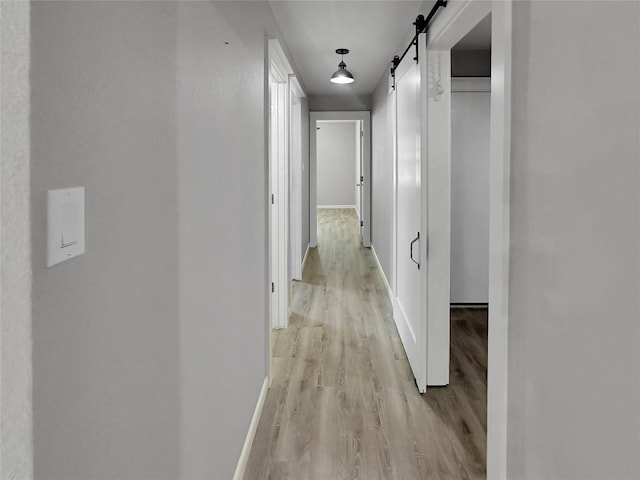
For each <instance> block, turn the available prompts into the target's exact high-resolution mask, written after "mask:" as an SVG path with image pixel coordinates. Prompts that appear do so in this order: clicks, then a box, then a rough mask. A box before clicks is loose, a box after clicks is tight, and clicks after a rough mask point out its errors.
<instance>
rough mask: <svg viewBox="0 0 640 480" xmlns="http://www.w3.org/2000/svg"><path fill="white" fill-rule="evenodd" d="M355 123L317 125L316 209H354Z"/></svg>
mask: <svg viewBox="0 0 640 480" xmlns="http://www.w3.org/2000/svg"><path fill="white" fill-rule="evenodd" d="M354 123H355V122H318V128H319V130H318V131H317V149H318V150H317V152H318V157H317V158H318V160H317V161H318V167H317V168H318V173H317V181H318V206H323V205H355V204H356V195H355V185H356V183H357V182H356V172H355V160H354V158H355V153H356V138H355V129H354Z"/></svg>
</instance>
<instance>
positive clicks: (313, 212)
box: [309, 111, 371, 248]
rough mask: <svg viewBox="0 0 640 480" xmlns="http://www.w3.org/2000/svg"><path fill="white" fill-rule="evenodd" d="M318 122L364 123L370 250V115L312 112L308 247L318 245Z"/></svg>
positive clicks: (365, 217)
mask: <svg viewBox="0 0 640 480" xmlns="http://www.w3.org/2000/svg"><path fill="white" fill-rule="evenodd" d="M318 120H354V121H355V120H362V126H363V131H364V137H363V141H362V144H363V154H364V159H363V169H362V170H363V171H362V176H363V177H364V181H363V182H362V184H363V185H362V187H361V188H362V189H363V194H362V200H363V202H362V207H361V208H362V212H361V219H360V220H361V221H362V222H363V227H362V244H363V245H364V246H365V247H367V248H369V247H371V112H370V111H353V112H310V113H309V246H310V247H312V248H315V247H317V246H318V150H317V146H318V143H317V130H316V127H317V122H318Z"/></svg>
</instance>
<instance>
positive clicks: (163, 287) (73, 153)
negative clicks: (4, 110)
mask: <svg viewBox="0 0 640 480" xmlns="http://www.w3.org/2000/svg"><path fill="white" fill-rule="evenodd" d="M32 5H33V15H32V48H33V50H32V54H33V56H32V72H31V73H32V75H31V79H32V86H33V90H32V102H33V105H34V108H33V114H32V118H31V122H32V128H33V138H32V145H31V147H32V151H33V164H32V182H31V188H32V199H31V201H32V209H33V227H32V232H33V275H34V292H33V295H34V298H33V341H34V354H33V362H34V385H33V398H34V409H35V413H34V415H35V430H34V441H35V470H36V477H37V478H42V479H47V480H50V479H65V480H71V479H78V480H87V479H94V478H102V479H115V478H127V479H131V480H133V479H143V478H147V479H153V480H159V479H175V478H184V479H187V478H189V479H199V478H214V479H228V478H231V476H232V475H233V471H234V468H235V466H236V463H237V461H238V457H239V454H240V450H241V447H242V444H243V442H244V439H245V436H246V434H247V431H248V427H249V422H250V420H251V416H252V413H253V410H254V408H255V405H256V401H257V399H258V394H259V391H260V388H261V386H262V383H263V380H264V378H265V374H266V358H267V350H266V333H267V322H266V312H267V308H266V305H267V304H266V299H267V297H266V288H265V285H266V275H267V251H266V243H265V245H264V246H263V244H262V243H260V242H259V241H258V243H257V244H256V239H265V238H266V213H267V208H268V207H267V202H266V186H267V174H266V172H267V162H266V157H265V146H266V138H265V135H264V131H265V119H266V117H265V115H266V108H265V107H266V103H265V92H266V86H267V85H266V80H265V79H266V77H265V66H266V64H265V52H266V44H265V39H266V38H267V37H268V36H275V35H279V32H278V30H277V27H276V24H275V20H274V19H273V17H272V15H271V12H270V9H269V6H268V4H267V3H266V2H242V3H241V4H240V3H236V2H219V3H218V2H184V3H179V4H177V3H175V2H86V3H85V2H69V3H64V2H34V3H33V4H32ZM224 42H229V45H225V43H224ZM220 65H225V66H226V68H223V69H221V68H220ZM222 112H226V113H224V114H223V113H222ZM307 171H308V169H307ZM76 185H84V186H85V187H86V198H87V201H86V203H87V211H86V224H87V252H86V254H85V255H83V256H80V257H78V258H75V259H73V260H71V261H68V262H65V263H62V264H60V265H57V266H54V267H52V268H45V266H44V265H45V255H44V253H45V233H46V232H45V227H46V217H45V193H46V190H48V189H52V188H60V187H66V186H76ZM238 218H243V219H244V220H245V221H243V222H238V221H237V219H238ZM247 298H249V299H252V300H251V301H246V299H247Z"/></svg>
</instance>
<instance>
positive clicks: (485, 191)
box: [451, 92, 491, 303]
mask: <svg viewBox="0 0 640 480" xmlns="http://www.w3.org/2000/svg"><path fill="white" fill-rule="evenodd" d="M490 103H491V93H490V92H452V94H451V303H488V302H489V133H490V128H489V117H490V110H491V104H490Z"/></svg>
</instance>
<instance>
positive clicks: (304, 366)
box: [244, 209, 487, 480]
mask: <svg viewBox="0 0 640 480" xmlns="http://www.w3.org/2000/svg"><path fill="white" fill-rule="evenodd" d="M486 321H487V317H486V310H469V309H460V310H454V311H453V313H452V325H451V345H452V354H451V355H452V356H451V385H450V386H448V387H446V388H433V389H429V390H428V392H427V393H426V394H425V395H420V394H419V393H418V391H417V389H416V387H415V384H414V381H413V376H412V374H411V371H410V368H409V364H408V362H407V359H406V356H405V353H404V350H403V347H402V344H401V341H400V338H399V336H398V333H397V331H396V327H395V325H394V323H393V319H392V308H391V304H390V302H389V299H388V296H387V293H386V291H385V287H384V284H383V281H382V279H381V278H380V276H379V273H378V270H377V268H376V264H375V260H374V258H373V254H372V252H371V251H370V250H368V249H365V248H363V247H362V246H361V245H360V242H359V235H358V219H357V216H356V213H355V211H354V210H350V209H321V210H319V211H318V248H317V249H314V250H311V251H310V253H309V258H308V260H307V264H306V266H305V271H304V274H303V281H302V282H295V283H294V288H293V297H292V306H291V316H290V321H289V327H288V328H287V329H283V330H276V331H274V332H273V333H274V334H273V345H272V352H273V380H272V385H271V389H270V391H269V393H268V395H267V398H266V402H265V406H264V410H263V412H262V416H261V419H260V423H259V425H258V430H257V433H256V436H255V440H254V442H253V448H252V451H251V455H250V458H249V463H248V466H247V470H246V474H245V477H244V478H245V480H259V479H273V480H280V479H295V480H303V479H310V480H311V479H312V480H340V479H367V480H387V479H399V480H412V479H422V478H437V479H438V480H444V479H452V480H453V479H456V480H461V479H481V478H485V473H484V472H485V457H486V367H487V364H486V361H487V345H486V338H487V329H486V325H487V324H486Z"/></svg>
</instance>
